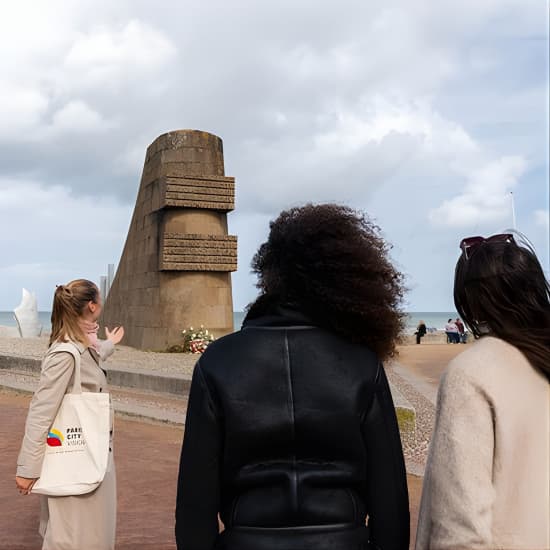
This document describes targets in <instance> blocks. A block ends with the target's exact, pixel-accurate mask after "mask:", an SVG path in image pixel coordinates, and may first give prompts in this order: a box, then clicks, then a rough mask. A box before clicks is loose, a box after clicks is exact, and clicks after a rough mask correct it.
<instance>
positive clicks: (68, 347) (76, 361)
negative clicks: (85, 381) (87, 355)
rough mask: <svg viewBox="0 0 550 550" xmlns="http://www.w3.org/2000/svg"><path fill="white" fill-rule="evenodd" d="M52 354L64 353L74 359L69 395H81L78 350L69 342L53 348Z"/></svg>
mask: <svg viewBox="0 0 550 550" xmlns="http://www.w3.org/2000/svg"><path fill="white" fill-rule="evenodd" d="M53 351H54V353H57V352H59V351H65V352H67V353H70V354H71V355H72V356H73V357H74V382H73V391H72V392H71V393H82V382H81V381H80V350H79V349H78V348H77V347H76V346H75V345H74V344H73V343H71V342H62V343H60V344H58V345H57V346H55V349H54V350H53Z"/></svg>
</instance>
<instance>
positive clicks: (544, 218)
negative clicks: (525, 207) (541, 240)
mask: <svg viewBox="0 0 550 550" xmlns="http://www.w3.org/2000/svg"><path fill="white" fill-rule="evenodd" d="M535 223H536V224H537V225H539V226H541V227H543V228H546V229H548V228H549V227H550V213H549V211H548V210H535Z"/></svg>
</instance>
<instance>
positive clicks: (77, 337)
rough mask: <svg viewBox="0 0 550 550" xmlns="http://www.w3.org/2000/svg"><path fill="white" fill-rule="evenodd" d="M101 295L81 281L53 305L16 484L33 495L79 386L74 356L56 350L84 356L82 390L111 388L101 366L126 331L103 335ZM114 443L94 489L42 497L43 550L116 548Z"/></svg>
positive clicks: (61, 291)
mask: <svg viewBox="0 0 550 550" xmlns="http://www.w3.org/2000/svg"><path fill="white" fill-rule="evenodd" d="M100 313H101V298H100V294H99V290H98V288H97V286H96V285H95V284H94V283H92V282H91V281H87V280H85V279H78V280H75V281H72V282H70V283H69V284H67V285H60V286H58V287H57V289H56V291H55V294H54V299H53V308H52V333H51V337H50V343H49V348H48V351H47V352H46V355H45V357H44V360H43V362H42V369H41V375H40V382H39V385H38V389H37V390H36V392H35V394H34V396H33V399H32V401H31V404H30V407H29V413H28V416H27V422H26V426H25V435H24V438H23V443H22V445H21V451H20V453H19V457H18V459H17V475H16V477H15V482H16V485H17V488H18V489H19V492H20V493H21V494H24V495H27V494H29V493H30V492H31V489H32V486H33V485H34V483H35V481H36V480H37V479H38V477H39V476H40V471H41V468H42V461H43V458H44V451H45V442H46V438H47V436H48V431H49V429H50V427H51V425H52V423H53V421H54V418H55V416H56V414H57V411H58V409H59V406H60V404H61V401H62V400H63V397H64V395H65V394H66V393H70V392H71V391H72V388H73V377H74V369H75V361H74V357H73V355H72V354H71V353H68V352H66V351H56V349H57V347H58V346H59V344H61V343H63V342H70V343H72V344H74V346H75V347H76V348H77V349H78V351H79V352H80V354H81V362H80V363H81V366H80V370H81V381H82V391H90V392H104V391H107V379H106V376H105V371H104V370H103V369H102V368H101V364H102V360H103V359H106V358H107V357H108V356H109V355H110V354H111V353H112V352H113V351H114V346H115V344H118V343H119V342H120V340H121V339H122V337H123V335H124V329H123V328H122V327H117V328H116V329H114V330H113V331H112V332H110V331H109V330H108V329H106V333H107V340H106V341H103V342H100V341H99V340H98V339H97V328H98V325H97V319H98V318H99V315H100ZM112 433H113V430H112V413H111V445H110V449H109V451H110V452H109V463H108V466H107V473H106V474H105V478H104V480H103V482H102V483H101V485H100V486H99V487H98V488H97V489H96V490H95V491H93V492H91V493H87V494H83V495H78V496H67V497H46V496H42V495H41V496H40V498H41V515H40V528H39V531H40V534H41V535H42V537H43V539H44V542H43V546H42V549H43V550H112V549H114V547H115V526H116V477H115V467H114V462H113V455H112Z"/></svg>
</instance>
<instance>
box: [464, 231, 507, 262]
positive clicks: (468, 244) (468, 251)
mask: <svg viewBox="0 0 550 550" xmlns="http://www.w3.org/2000/svg"><path fill="white" fill-rule="evenodd" d="M513 242H514V236H513V235H512V234H511V233H499V234H498V235H492V236H491V237H487V238H485V237H479V236H477V237H467V238H465V239H462V240H461V241H460V250H462V253H463V254H464V257H465V258H466V259H467V260H469V259H470V258H471V257H472V254H473V253H474V251H475V250H476V249H477V248H478V247H479V245H480V244H483V243H513Z"/></svg>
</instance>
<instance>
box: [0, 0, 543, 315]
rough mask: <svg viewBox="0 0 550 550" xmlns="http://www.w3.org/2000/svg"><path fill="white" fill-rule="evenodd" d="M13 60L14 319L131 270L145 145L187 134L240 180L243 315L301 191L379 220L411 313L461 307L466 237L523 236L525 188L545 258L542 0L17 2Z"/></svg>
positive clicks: (4, 166)
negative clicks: (461, 251) (281, 219)
mask: <svg viewBox="0 0 550 550" xmlns="http://www.w3.org/2000/svg"><path fill="white" fill-rule="evenodd" d="M0 48H1V50H2V52H3V55H2V56H1V57H0V80H1V82H0V122H1V123H0V142H1V143H0V249H1V250H2V254H1V257H0V281H1V285H0V310H9V309H12V308H13V307H15V306H16V305H17V304H18V302H19V300H20V295H21V287H23V286H24V287H26V288H28V289H31V290H34V291H36V292H37V295H38V302H39V308H40V309H41V310H49V309H50V304H51V297H52V292H53V288H54V287H55V284H59V283H62V282H67V281H68V280H70V279H72V278H75V277H79V276H85V277H88V278H91V279H93V280H96V281H99V277H100V275H102V274H104V273H105V271H106V266H107V264H108V263H117V262H118V260H119V258H120V254H121V252H122V247H123V245H124V241H125V238H126V232H127V229H128V226H129V223H130V217H131V214H132V210H133V206H134V201H135V197H136V193H137V189H138V183H139V178H140V174H141V169H142V166H143V159H144V154H145V149H146V147H147V145H148V144H150V143H151V142H152V141H153V140H154V139H155V138H156V137H157V136H158V135H160V134H162V133H164V132H166V131H169V130H174V129H180V128H194V129H200V130H206V131H209V132H212V133H214V134H216V135H218V136H220V137H221V138H222V139H223V140H224V152H225V165H226V174H227V175H231V176H235V178H236V181H237V207H236V210H235V212H233V213H232V214H230V216H229V225H230V232H231V233H232V234H236V235H238V237H239V270H238V272H236V273H235V274H233V290H234V306H235V309H236V310H241V309H242V308H243V307H244V306H245V305H246V304H247V303H248V302H249V301H250V300H251V299H252V298H253V297H254V296H255V293H256V290H255V288H254V280H253V277H252V276H251V275H250V269H249V265H250V260H251V258H252V255H253V253H254V251H255V249H256V248H257V246H258V244H259V243H261V242H262V241H263V240H264V238H265V236H266V233H267V225H268V222H269V220H270V219H272V218H273V217H274V216H275V215H276V214H277V213H278V212H279V211H280V210H281V209H283V208H287V207H289V206H293V205H297V204H301V203H303V202H306V201H313V202H321V201H336V202H341V203H346V204H349V205H351V206H353V207H355V208H358V209H362V210H365V211H367V212H368V213H369V214H370V216H371V217H372V218H373V219H374V220H376V221H377V222H378V224H379V225H380V226H381V227H382V229H383V232H384V235H385V236H386V237H387V239H389V240H390V241H391V242H392V243H393V244H394V248H393V252H392V254H393V258H394V260H395V262H396V263H397V264H398V265H399V267H400V268H401V269H402V271H403V272H405V273H406V275H407V282H408V286H409V288H410V292H409V294H408V297H407V299H408V302H407V304H406V306H407V309H410V310H413V311H446V310H449V309H452V292H451V290H452V272H453V268H454V263H455V261H456V259H457V256H458V242H459V240H460V239H461V237H463V236H468V235H472V234H488V233H492V232H499V231H502V230H503V229H505V228H507V227H510V226H511V225H512V208H511V206H512V201H511V195H510V191H513V194H514V195H513V196H514V198H515V210H516V218H517V227H518V229H519V230H521V231H522V232H524V233H525V234H526V235H527V236H528V237H529V238H530V239H531V240H532V242H533V243H534V245H535V247H536V249H537V251H538V253H539V256H540V258H541V261H542V262H543V263H544V265H545V267H546V266H548V261H549V260H548V248H549V246H548V233H549V229H548V206H549V191H548V7H547V5H546V3H545V2H543V1H542V0H462V1H461V2H455V1H453V0H439V1H437V2H436V1H433V0H416V1H415V2H410V1H409V0H399V1H398V0H396V1H392V0H385V1H378V0H369V1H368V2H365V1H364V0H361V1H360V0H355V1H351V0H349V1H348V0H340V1H339V2H318V1H316V2H313V1H311V0H301V1H300V2H296V1H290V0H279V1H278V2H258V1H257V0H234V1H232V2H227V1H224V2H222V1H221V0H210V1H208V2H205V1H201V0H188V1H186V2H176V1H175V0H174V1H168V0H165V1H162V2H152V1H141V0H117V1H116V2H111V1H102V0H93V1H86V0H80V1H79V2H74V1H56V0H52V1H50V2H46V3H45V2H39V1H38V0H36V1H32V2H29V1H25V0H20V1H18V2H10V3H8V4H6V5H4V6H3V13H2V18H1V19H0Z"/></svg>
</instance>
